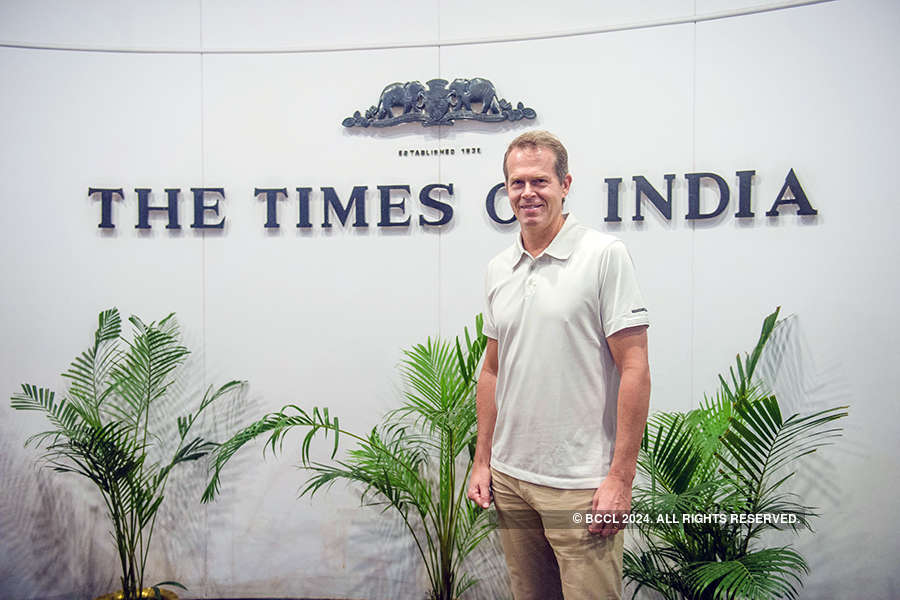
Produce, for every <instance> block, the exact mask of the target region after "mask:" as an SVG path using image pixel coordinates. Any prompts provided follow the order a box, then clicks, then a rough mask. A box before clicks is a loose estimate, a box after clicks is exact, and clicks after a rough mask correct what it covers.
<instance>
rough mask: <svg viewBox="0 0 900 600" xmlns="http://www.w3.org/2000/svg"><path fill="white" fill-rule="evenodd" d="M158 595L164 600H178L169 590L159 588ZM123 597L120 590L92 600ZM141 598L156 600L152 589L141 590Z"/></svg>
mask: <svg viewBox="0 0 900 600" xmlns="http://www.w3.org/2000/svg"><path fill="white" fill-rule="evenodd" d="M159 595H160V596H161V597H162V598H163V599H164V600H178V595H177V594H176V593H175V592H173V591H171V590H165V589H163V588H159ZM124 597H125V594H123V593H122V590H119V591H118V592H113V593H111V594H104V595H102V596H97V597H96V598H94V600H122V599H123V598H124ZM141 598H156V592H155V591H154V590H153V588H144V589H143V590H141Z"/></svg>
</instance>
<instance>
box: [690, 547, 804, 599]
mask: <svg viewBox="0 0 900 600" xmlns="http://www.w3.org/2000/svg"><path fill="white" fill-rule="evenodd" d="M808 572H809V568H808V567H807V565H806V561H804V560H803V557H802V556H800V555H799V554H798V553H797V552H796V551H794V550H793V549H791V548H790V547H787V546H784V547H779V548H766V549H763V550H759V551H757V552H749V553H747V554H745V555H744V556H741V557H740V558H737V559H735V560H730V561H726V562H709V563H699V564H696V565H692V566H691V568H690V574H689V577H688V578H689V581H690V582H691V587H692V591H693V593H694V594H696V596H698V597H704V598H706V597H711V598H713V599H714V600H728V599H731V598H746V599H747V600H767V599H769V598H797V594H798V592H797V588H798V586H799V585H800V582H801V579H800V575H801V574H806V573H808Z"/></svg>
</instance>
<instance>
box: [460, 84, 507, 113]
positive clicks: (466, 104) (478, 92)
mask: <svg viewBox="0 0 900 600" xmlns="http://www.w3.org/2000/svg"><path fill="white" fill-rule="evenodd" d="M449 89H450V95H449V100H450V106H451V108H452V109H453V110H456V111H458V110H467V111H470V112H471V111H472V103H473V102H475V103H478V102H481V114H489V113H490V114H498V113H499V112H500V106H499V105H498V104H497V90H496V89H494V84H493V83H491V82H490V81H488V80H487V79H484V78H482V77H474V78H472V79H454V80H453V83H451V84H450V86H449Z"/></svg>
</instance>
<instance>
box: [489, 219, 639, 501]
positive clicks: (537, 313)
mask: <svg viewBox="0 0 900 600" xmlns="http://www.w3.org/2000/svg"><path fill="white" fill-rule="evenodd" d="M566 217H567V218H566V221H565V224H564V225H563V227H562V229H561V230H560V232H559V233H558V234H557V235H556V237H555V238H554V239H553V241H552V242H551V243H550V245H549V246H548V247H547V248H546V249H545V250H544V251H543V252H542V253H541V254H540V255H538V256H537V257H536V258H533V257H532V256H531V255H530V254H528V252H526V251H525V249H524V248H523V247H522V241H521V236H516V243H515V244H513V246H512V247H510V248H508V249H506V250H504V251H503V252H501V253H500V254H498V255H497V256H496V257H494V258H493V260H491V262H490V263H489V264H488V268H487V276H486V282H485V283H486V295H487V302H486V305H487V306H486V310H485V313H484V333H485V335H487V337H489V338H493V339H496V340H497V349H498V357H499V370H498V373H497V389H496V395H495V401H496V404H497V422H496V425H495V427H494V439H493V446H492V451H491V466H492V467H493V468H495V469H497V470H498V471H501V472H503V473H506V474H507V475H512V476H513V477H516V478H518V479H522V480H524V481H529V482H532V483H537V484H540V485H547V486H551V487H556V488H565V489H585V488H592V487H597V486H598V485H600V482H601V481H602V480H603V478H604V477H606V475H607V473H608V472H609V465H610V463H611V462H612V455H613V449H614V447H615V443H616V403H617V397H618V390H619V372H618V369H617V368H616V365H615V362H614V361H613V358H612V355H611V354H610V352H609V346H608V345H607V343H606V338H607V336H609V335H612V334H613V333H615V332H617V331H619V330H620V329H625V328H626V327H634V326H636V325H649V324H650V319H649V314H648V312H647V309H646V307H645V306H644V302H643V300H642V298H641V293H640V290H639V289H638V285H637V281H636V278H635V274H634V266H633V264H632V262H631V257H630V256H629V255H628V250H626V248H625V245H624V244H623V243H622V242H621V241H620V240H618V239H617V238H615V237H613V236H611V235H607V234H605V233H600V232H599V231H596V230H593V229H589V228H587V227H585V226H583V225H580V224H579V223H578V221H577V220H576V219H575V217H573V216H572V215H571V214H568V215H566Z"/></svg>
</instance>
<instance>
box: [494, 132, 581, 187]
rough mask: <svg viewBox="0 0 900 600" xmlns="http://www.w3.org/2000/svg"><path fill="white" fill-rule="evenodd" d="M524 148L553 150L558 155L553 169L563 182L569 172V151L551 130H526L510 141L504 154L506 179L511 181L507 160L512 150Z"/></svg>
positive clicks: (504, 176) (560, 181) (557, 177)
mask: <svg viewBox="0 0 900 600" xmlns="http://www.w3.org/2000/svg"><path fill="white" fill-rule="evenodd" d="M524 148H546V149H547V150H550V151H551V152H553V155H554V156H555V157H556V161H555V162H554V165H553V170H554V172H555V173H556V179H557V180H558V181H559V183H562V181H563V180H564V179H565V178H566V174H568V172H569V153H568V152H566V147H565V146H563V144H562V142H560V141H559V138H557V137H556V136H555V135H553V134H552V133H550V132H549V131H541V130H535V131H526V132H525V133H523V134H522V135H520V136H519V137H517V138H516V139H514V140H513V141H511V142H510V143H509V146H507V148H506V154H504V155H503V180H504V181H509V166H508V165H507V162H506V161H507V159H508V158H509V154H510V152H512V151H513V150H518V149H524Z"/></svg>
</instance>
